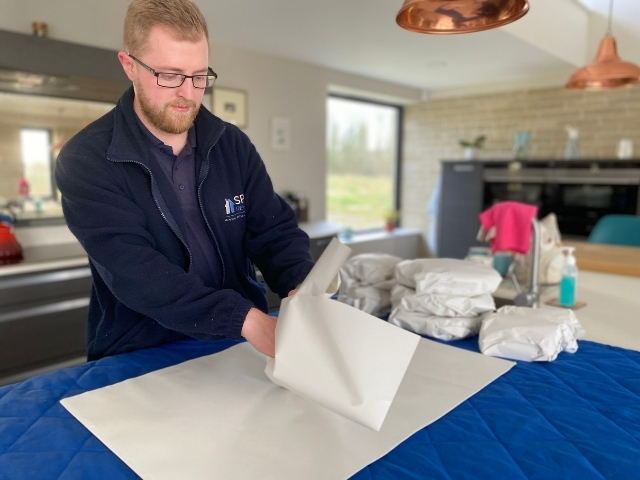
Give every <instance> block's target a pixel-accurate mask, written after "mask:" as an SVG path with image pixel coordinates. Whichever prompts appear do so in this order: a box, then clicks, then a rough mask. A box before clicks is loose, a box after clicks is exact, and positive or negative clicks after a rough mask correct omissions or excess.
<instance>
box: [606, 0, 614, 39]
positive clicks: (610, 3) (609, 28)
mask: <svg viewBox="0 0 640 480" xmlns="http://www.w3.org/2000/svg"><path fill="white" fill-rule="evenodd" d="M612 22H613V0H610V1H609V26H608V27H607V36H608V37H610V36H612V32H611V24H612Z"/></svg>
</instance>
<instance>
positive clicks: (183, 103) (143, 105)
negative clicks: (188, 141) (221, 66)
mask: <svg viewBox="0 0 640 480" xmlns="http://www.w3.org/2000/svg"><path fill="white" fill-rule="evenodd" d="M135 87H136V88H135V93H136V96H137V97H138V101H139V102H140V109H141V110H142V113H144V115H145V116H146V117H147V118H148V119H149V121H150V122H151V124H152V125H153V126H154V127H156V128H158V129H160V130H162V131H163V132H165V133H170V134H173V135H177V134H180V133H184V132H186V131H187V130H189V129H190V128H191V126H192V125H193V122H194V120H195V119H196V115H198V109H199V107H200V106H199V105H198V104H196V103H195V102H192V101H190V100H185V99H176V100H173V101H171V102H169V103H166V104H165V105H164V107H156V106H155V105H153V104H152V103H151V101H150V100H149V98H148V97H147V96H146V95H145V93H144V90H143V89H142V87H141V85H139V84H136V85H135ZM171 107H189V110H188V111H186V112H184V113H181V112H176V111H175V110H173V109H172V108H171Z"/></svg>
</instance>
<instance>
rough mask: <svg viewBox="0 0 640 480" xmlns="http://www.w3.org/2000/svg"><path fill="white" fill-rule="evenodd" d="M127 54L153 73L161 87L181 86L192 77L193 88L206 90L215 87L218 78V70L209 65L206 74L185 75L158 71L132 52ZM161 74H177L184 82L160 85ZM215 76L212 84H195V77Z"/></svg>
mask: <svg viewBox="0 0 640 480" xmlns="http://www.w3.org/2000/svg"><path fill="white" fill-rule="evenodd" d="M127 55H129V56H130V57H131V58H132V59H133V60H134V61H135V62H136V63H139V64H140V65H141V66H142V67H143V68H144V69H145V70H147V71H148V72H149V73H151V75H153V76H154V77H156V83H157V84H158V86H159V87H162V88H180V87H181V86H182V85H183V84H184V81H185V80H186V79H187V78H190V79H191V84H192V85H193V88H197V89H198V90H204V89H206V88H210V87H213V85H214V84H215V83H216V80H217V79H218V74H217V73H216V72H214V71H213V69H212V68H211V67H207V74H206V75H202V74H200V75H184V74H182V73H174V72H158V71H156V70H155V69H153V68H151V67H150V66H149V65H147V64H145V63H143V62H142V61H141V60H140V59H138V58H136V57H134V56H133V55H131V54H130V53H127ZM160 75H175V76H177V77H182V82H180V85H176V86H175V87H167V86H166V85H160ZM211 76H213V82H212V83H211V85H209V86H208V87H196V84H195V80H194V79H195V77H211Z"/></svg>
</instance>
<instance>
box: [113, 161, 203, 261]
mask: <svg viewBox="0 0 640 480" xmlns="http://www.w3.org/2000/svg"><path fill="white" fill-rule="evenodd" d="M107 159H108V160H111V161H112V162H114V161H115V162H118V163H135V164H137V165H140V166H141V167H143V168H144V169H145V170H146V171H147V172H148V173H149V176H150V177H151V197H152V198H153V202H154V203H155V204H156V207H157V208H158V211H159V212H160V215H162V219H163V220H164V221H165V223H166V224H167V226H168V227H169V228H170V229H171V231H172V232H173V233H174V235H175V236H176V237H178V240H180V243H182V245H184V248H186V249H187V253H188V254H189V266H188V267H187V270H186V271H189V269H190V268H191V265H192V264H193V257H192V256H191V250H189V245H187V244H186V242H185V241H184V240H182V237H181V236H180V235H179V234H178V232H177V231H176V230H175V229H174V228H173V227H172V226H171V224H170V223H169V220H167V217H166V216H165V214H164V212H163V211H162V208H160V204H159V203H158V200H157V199H156V194H155V192H154V190H153V185H154V183H155V179H154V178H153V173H151V169H150V168H149V167H147V166H146V165H145V164H144V163H142V162H136V161H135V160H112V159H111V158H109V157H107Z"/></svg>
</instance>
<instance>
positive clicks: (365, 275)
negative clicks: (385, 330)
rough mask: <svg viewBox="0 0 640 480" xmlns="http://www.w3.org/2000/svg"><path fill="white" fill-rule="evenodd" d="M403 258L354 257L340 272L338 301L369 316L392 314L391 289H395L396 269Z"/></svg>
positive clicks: (372, 254)
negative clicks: (340, 281) (340, 280)
mask: <svg viewBox="0 0 640 480" xmlns="http://www.w3.org/2000/svg"><path fill="white" fill-rule="evenodd" d="M400 261H402V259H401V258H400V257H395V256H393V255H387V254H384V253H363V254H360V255H355V256H354V257H351V258H350V259H349V260H347V262H346V263H345V264H344V266H343V267H342V268H341V269H340V278H341V279H342V285H341V286H340V295H339V296H338V299H339V300H340V301H341V302H343V303H346V304H347V305H351V306H352V307H354V308H357V309H358V310H361V311H363V312H365V313H368V314H370V315H374V316H377V317H381V316H384V315H388V314H389V312H390V311H391V293H390V291H391V289H392V288H393V287H394V286H395V285H396V281H395V278H394V271H395V266H396V265H397V264H398V263H399V262H400Z"/></svg>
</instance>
